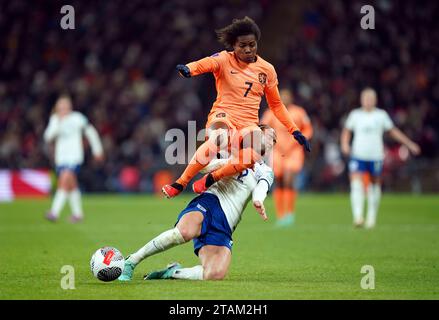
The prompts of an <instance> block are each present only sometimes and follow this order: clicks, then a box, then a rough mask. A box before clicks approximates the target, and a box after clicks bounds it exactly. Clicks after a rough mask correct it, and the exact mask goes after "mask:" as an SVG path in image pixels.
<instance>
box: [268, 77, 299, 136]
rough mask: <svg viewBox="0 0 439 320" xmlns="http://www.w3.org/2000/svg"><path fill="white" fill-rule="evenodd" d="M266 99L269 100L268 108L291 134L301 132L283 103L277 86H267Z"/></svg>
mask: <svg viewBox="0 0 439 320" xmlns="http://www.w3.org/2000/svg"><path fill="white" fill-rule="evenodd" d="M265 97H266V98H267V103H268V107H269V108H270V110H271V111H273V114H274V115H275V116H276V118H277V119H278V120H279V121H280V122H281V123H282V124H283V125H284V126H285V127H286V128H287V130H288V132H289V133H293V132H294V131H296V130H299V128H298V127H297V125H296V123H295V122H294V120H293V117H292V116H291V114H290V113H289V112H288V110H287V108H286V107H285V105H284V104H283V103H282V100H281V98H280V94H279V89H278V88H277V85H274V86H272V87H268V86H267V87H266V88H265Z"/></svg>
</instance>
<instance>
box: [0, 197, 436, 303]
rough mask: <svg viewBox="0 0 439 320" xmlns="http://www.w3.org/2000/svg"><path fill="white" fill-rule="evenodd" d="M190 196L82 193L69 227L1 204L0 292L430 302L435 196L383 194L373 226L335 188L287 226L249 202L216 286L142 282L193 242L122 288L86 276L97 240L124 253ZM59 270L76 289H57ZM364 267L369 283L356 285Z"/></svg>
mask: <svg viewBox="0 0 439 320" xmlns="http://www.w3.org/2000/svg"><path fill="white" fill-rule="evenodd" d="M188 200H190V198H189V195H185V196H182V197H179V198H177V199H173V200H166V199H162V198H156V197H153V196H120V195H108V196H85V197H84V199H83V202H84V208H85V212H86V220H85V221H84V222H83V223H82V224H78V225H71V224H69V223H68V222H67V220H68V208H67V207H66V208H65V209H64V211H63V214H62V216H61V220H60V221H59V222H58V223H56V224H52V223H50V222H48V221H45V220H44V219H43V214H44V212H45V211H46V209H47V208H48V206H49V205H50V200H49V199H47V200H17V201H15V202H13V203H5V204H0V243H1V246H0V248H1V251H0V270H2V274H1V275H0V299H219V300H221V299H438V298H439V197H437V196H435V195H424V196H412V195H406V194H398V195H391V194H384V196H383V199H382V203H381V208H380V213H379V216H378V225H377V227H376V229H375V230H369V231H368V230H359V229H354V228H353V227H352V226H351V214H350V204H349V197H348V195H346V194H306V195H303V196H301V197H300V198H299V200H298V205H297V212H298V215H297V220H296V225H295V226H294V227H293V228H290V229H276V228H275V227H274V220H275V219H274V209H273V202H272V200H271V199H268V200H267V201H266V205H267V209H268V213H269V216H270V218H269V220H268V221H267V222H264V221H262V219H260V217H259V216H258V215H257V214H256V213H255V211H254V210H253V209H252V208H251V207H248V208H247V209H246V212H245V213H244V216H243V219H242V221H241V223H240V225H239V226H238V228H237V230H236V232H235V234H234V237H233V238H234V248H233V257H232V264H231V268H230V271H229V274H228V276H227V278H226V279H225V280H223V281H205V282H203V281H181V280H166V281H143V280H142V277H143V275H144V274H145V273H146V272H148V271H150V270H153V269H157V268H162V267H163V266H165V265H166V264H167V263H169V262H171V261H179V262H181V263H182V264H183V265H184V266H193V265H195V264H197V263H198V259H197V257H196V256H195V255H194V254H193V251H192V249H193V248H192V243H190V244H185V245H183V246H180V247H177V248H173V249H171V250H169V251H167V252H165V253H162V254H159V255H156V256H153V257H151V258H149V259H147V260H145V261H144V262H143V263H142V264H140V265H139V266H138V268H137V269H136V273H135V278H134V280H133V281H132V282H130V283H119V282H117V281H114V282H110V283H104V282H100V281H98V280H97V279H95V278H94V277H93V276H92V274H91V272H90V267H89V261H90V257H91V255H92V254H93V252H94V251H95V250H97V249H98V248H99V247H101V246H105V245H109V246H114V247H116V248H118V249H119V250H121V251H122V253H123V254H124V255H128V254H129V253H131V252H133V251H134V250H137V249H138V248H139V247H141V246H143V245H144V244H145V243H146V242H147V241H149V240H150V239H151V238H152V237H153V236H155V235H157V234H159V233H160V232H162V231H164V230H166V229H169V228H170V227H172V226H173V224H174V222H175V219H176V216H177V214H178V213H179V211H180V210H181V209H183V208H184V206H185V204H186V203H187V202H188ZM63 265H71V266H73V267H74V270H75V289H74V290H63V289H62V288H61V285H60V283H61V278H62V277H63V276H64V274H62V273H61V267H62V266H63ZM363 265H371V266H373V268H374V271H375V289H373V290H365V289H362V288H361V286H360V283H361V279H362V277H363V276H365V274H362V273H361V272H360V271H361V268H362V266H363Z"/></svg>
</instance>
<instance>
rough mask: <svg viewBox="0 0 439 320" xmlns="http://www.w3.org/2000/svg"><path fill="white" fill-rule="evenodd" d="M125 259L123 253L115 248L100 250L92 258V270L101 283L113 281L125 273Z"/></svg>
mask: <svg viewBox="0 0 439 320" xmlns="http://www.w3.org/2000/svg"><path fill="white" fill-rule="evenodd" d="M124 265H125V259H124V257H123V255H122V253H121V252H120V251H119V250H117V249H116V248H113V247H103V248H99V249H98V250H97V251H96V252H95V253H94V254H93V256H92V257H91V260H90V269H91V272H92V273H93V275H94V276H95V277H96V278H98V279H99V280H101V281H106V282H107V281H113V280H116V279H117V278H119V276H120V275H121V274H122V272H123V268H124Z"/></svg>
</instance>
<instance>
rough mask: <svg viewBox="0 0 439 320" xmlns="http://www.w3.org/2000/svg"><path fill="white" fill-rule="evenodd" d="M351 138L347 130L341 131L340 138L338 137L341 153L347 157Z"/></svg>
mask: <svg viewBox="0 0 439 320" xmlns="http://www.w3.org/2000/svg"><path fill="white" fill-rule="evenodd" d="M351 137H352V131H351V130H349V129H347V128H343V131H342V132H341V136H340V147H341V152H342V153H343V154H344V155H345V156H349V155H350V154H351V146H350V144H349V143H350V141H351Z"/></svg>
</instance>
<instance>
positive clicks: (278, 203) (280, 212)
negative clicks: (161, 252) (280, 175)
mask: <svg viewBox="0 0 439 320" xmlns="http://www.w3.org/2000/svg"><path fill="white" fill-rule="evenodd" d="M273 198H274V206H275V207H276V217H277V218H278V219H281V218H282V217H283V216H284V215H285V206H284V203H285V202H284V189H281V188H276V189H274V191H273Z"/></svg>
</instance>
